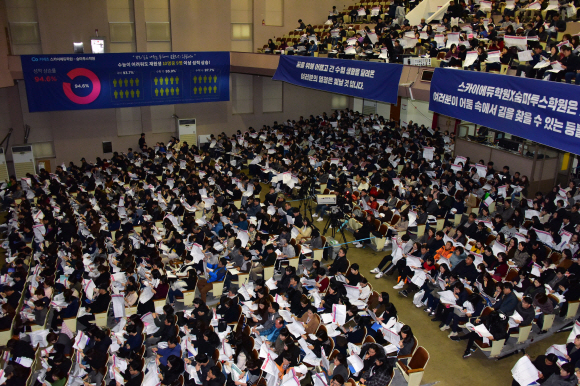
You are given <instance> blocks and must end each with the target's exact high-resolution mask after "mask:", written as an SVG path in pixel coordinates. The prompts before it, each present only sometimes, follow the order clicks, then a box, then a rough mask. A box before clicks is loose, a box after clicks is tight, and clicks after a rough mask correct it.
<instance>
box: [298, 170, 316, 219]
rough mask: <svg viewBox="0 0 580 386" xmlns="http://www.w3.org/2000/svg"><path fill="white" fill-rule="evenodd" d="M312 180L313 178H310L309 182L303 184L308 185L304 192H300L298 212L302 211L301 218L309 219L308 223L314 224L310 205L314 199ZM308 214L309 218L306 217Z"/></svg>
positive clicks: (314, 192)
mask: <svg viewBox="0 0 580 386" xmlns="http://www.w3.org/2000/svg"><path fill="white" fill-rule="evenodd" d="M314 180H315V178H314V177H310V181H308V182H305V183H307V184H308V185H307V187H306V188H305V189H304V192H302V195H301V197H300V204H299V205H298V211H299V212H300V211H302V218H307V219H309V220H310V223H313V222H314V221H313V218H312V203H313V201H314V198H315V197H316V191H315V184H314ZM308 213H310V217H309V216H308Z"/></svg>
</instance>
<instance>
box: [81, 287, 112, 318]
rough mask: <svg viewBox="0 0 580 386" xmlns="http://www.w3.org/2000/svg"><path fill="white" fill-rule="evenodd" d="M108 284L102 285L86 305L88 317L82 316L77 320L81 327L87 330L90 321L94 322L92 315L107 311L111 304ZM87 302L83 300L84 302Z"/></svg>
mask: <svg viewBox="0 0 580 386" xmlns="http://www.w3.org/2000/svg"><path fill="white" fill-rule="evenodd" d="M108 290H109V286H108V284H102V285H100V286H99V294H98V295H97V297H96V298H95V300H93V301H92V302H91V303H89V304H88V305H86V310H87V312H88V313H90V315H83V316H81V317H80V318H78V319H77V322H78V323H80V324H81V326H82V327H84V328H87V327H88V326H89V324H90V321H92V320H95V315H94V314H100V313H101V312H106V311H107V310H108V309H109V303H110V302H111V295H109V291H108ZM86 301H87V300H86V299H85V302H86Z"/></svg>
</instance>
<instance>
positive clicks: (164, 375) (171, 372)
mask: <svg viewBox="0 0 580 386" xmlns="http://www.w3.org/2000/svg"><path fill="white" fill-rule="evenodd" d="M215 368H217V367H214V369H215ZM160 370H161V369H160ZM184 370H185V366H184V363H183V359H181V358H180V357H179V356H177V355H171V356H170V357H169V358H167V369H166V370H164V371H163V370H162V372H161V374H159V379H160V380H161V384H162V385H167V386H169V385H173V384H175V383H176V382H177V380H178V379H179V376H180V375H181V374H182V373H183V371H184ZM217 372H218V373H219V375H221V376H222V383H221V385H223V382H225V379H224V377H225V376H224V375H223V374H222V373H221V371H219V370H218V371H217ZM208 380H209V374H208ZM212 386H213V385H212Z"/></svg>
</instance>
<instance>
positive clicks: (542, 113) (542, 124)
mask: <svg viewBox="0 0 580 386" xmlns="http://www.w3.org/2000/svg"><path fill="white" fill-rule="evenodd" d="M430 92H431V97H430V102H429V110H431V111H434V112H436V113H440V114H444V115H448V116H450V117H453V118H458V119H462V120H465V121H467V122H472V123H476V124H478V125H483V126H486V127H490V128H492V129H496V130H500V131H504V132H506V133H509V134H513V135H516V136H518V137H522V138H526V139H529V140H532V141H535V142H538V143H541V144H544V145H547V146H551V147H554V148H556V149H560V150H564V151H568V152H571V153H574V154H580V117H579V116H578V114H579V112H580V111H579V110H578V100H579V99H580V87H579V86H577V85H571V84H566V83H556V82H548V81H544V80H537V79H528V78H520V77H515V76H508V75H499V74H487V73H480V72H475V71H461V70H453V69H446V68H437V69H435V74H433V79H432V81H431V90H430Z"/></svg>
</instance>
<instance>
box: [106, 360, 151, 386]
mask: <svg viewBox="0 0 580 386" xmlns="http://www.w3.org/2000/svg"><path fill="white" fill-rule="evenodd" d="M142 370H143V366H141V363H140V362H139V361H136V360H133V361H131V362H129V364H128V365H127V369H126V370H125V371H124V372H123V373H121V375H122V376H123V379H124V380H125V386H140V385H141V383H143V372H142ZM109 386H119V384H118V383H117V382H116V381H115V380H114V379H111V382H110V383H109Z"/></svg>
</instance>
